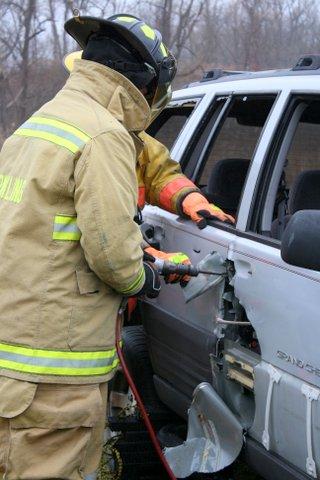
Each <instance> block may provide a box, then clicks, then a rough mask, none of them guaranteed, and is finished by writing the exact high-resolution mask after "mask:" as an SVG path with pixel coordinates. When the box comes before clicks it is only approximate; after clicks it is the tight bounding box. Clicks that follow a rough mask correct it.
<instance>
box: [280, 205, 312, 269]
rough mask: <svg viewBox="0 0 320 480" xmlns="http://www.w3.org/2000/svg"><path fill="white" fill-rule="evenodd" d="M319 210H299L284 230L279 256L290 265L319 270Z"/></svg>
mask: <svg viewBox="0 0 320 480" xmlns="http://www.w3.org/2000/svg"><path fill="white" fill-rule="evenodd" d="M319 245H320V210H300V211H299V212H296V213H295V214H294V215H292V217H291V219H290V221H289V222H288V225H287V227H286V229H285V231H284V234H283V237H282V243H281V257H282V259H283V260H284V261H285V262H287V263H289V264H290V265H295V266H296V267H302V268H310V269H311V270H317V271H320V255H319Z"/></svg>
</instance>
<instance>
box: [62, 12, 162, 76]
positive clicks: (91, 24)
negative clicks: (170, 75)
mask: <svg viewBox="0 0 320 480" xmlns="http://www.w3.org/2000/svg"><path fill="white" fill-rule="evenodd" d="M64 28H65V30H66V32H67V33H68V34H69V35H70V36H71V37H72V38H74V40H75V41H76V42H77V43H78V45H80V47H81V48H85V47H86V45H87V43H88V41H89V38H90V36H91V35H92V34H93V33H98V32H101V33H103V34H104V35H106V36H110V37H111V38H117V37H118V38H119V37H120V38H121V39H122V40H124V41H125V42H127V43H128V46H130V47H131V49H132V48H133V49H134V50H135V51H136V54H137V56H138V57H140V58H143V59H144V61H146V62H147V63H149V64H150V65H151V66H152V67H154V68H155V69H157V64H156V63H155V61H154V59H153V57H152V55H150V53H149V51H148V49H147V48H146V47H145V46H144V44H143V43H142V42H141V41H140V40H139V39H138V38H137V37H136V35H135V34H133V33H131V32H130V30H129V29H127V28H126V27H124V26H122V25H121V24H119V23H116V22H113V21H111V20H104V19H101V18H97V17H74V18H71V19H70V20H68V21H67V22H66V23H65V25H64ZM141 52H143V57H142V55H141Z"/></svg>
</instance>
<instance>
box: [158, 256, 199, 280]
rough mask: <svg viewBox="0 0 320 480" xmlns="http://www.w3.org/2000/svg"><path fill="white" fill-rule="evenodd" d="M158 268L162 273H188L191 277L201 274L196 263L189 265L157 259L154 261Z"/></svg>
mask: <svg viewBox="0 0 320 480" xmlns="http://www.w3.org/2000/svg"><path fill="white" fill-rule="evenodd" d="M154 265H155V267H156V269H157V270H158V273H159V274H160V275H164V276H165V275H171V274H174V275H181V276H185V275H188V276H189V277H197V276H198V275H199V270H198V268H197V267H195V266H194V265H188V264H186V265H185V264H183V263H178V264H176V263H172V262H166V261H164V260H160V259H158V258H157V259H156V260H155V262H154Z"/></svg>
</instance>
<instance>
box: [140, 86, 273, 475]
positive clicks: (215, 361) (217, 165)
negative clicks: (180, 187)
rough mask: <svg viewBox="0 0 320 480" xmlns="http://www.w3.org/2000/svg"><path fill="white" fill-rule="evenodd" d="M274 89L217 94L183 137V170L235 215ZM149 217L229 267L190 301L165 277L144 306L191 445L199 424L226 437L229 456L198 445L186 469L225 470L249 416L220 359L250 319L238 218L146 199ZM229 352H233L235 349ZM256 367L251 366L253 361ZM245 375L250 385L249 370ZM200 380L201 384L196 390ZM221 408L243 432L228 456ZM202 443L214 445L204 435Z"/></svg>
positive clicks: (166, 235)
mask: <svg viewBox="0 0 320 480" xmlns="http://www.w3.org/2000/svg"><path fill="white" fill-rule="evenodd" d="M276 97H277V94H264V93H258V94H256V93H246V94H239V95H236V94H231V93H230V94H228V93H227V94H223V95H217V96H216V97H215V98H214V99H213V100H212V104H211V108H210V115H209V116H208V117H207V118H206V121H203V122H199V124H198V125H195V132H193V134H192V135H191V132H189V136H188V138H185V144H184V152H182V154H181V158H180V160H181V165H182V167H183V170H184V173H185V174H187V176H189V178H191V179H192V180H193V181H195V182H196V184H197V185H198V186H199V187H200V188H201V190H202V191H203V193H204V194H205V195H206V197H207V198H208V200H209V201H211V202H213V203H215V204H216V205H218V206H219V207H221V208H222V209H223V210H225V211H226V212H227V213H230V214H231V215H233V216H235V217H236V218H237V214H238V210H239V206H240V203H241V197H242V192H243V189H244V186H245V183H246V178H247V176H248V172H249V170H250V167H251V163H252V160H253V159H254V156H255V151H256V147H257V145H258V144H259V139H260V137H261V134H262V132H263V129H264V126H265V124H266V122H267V119H268V117H269V114H270V112H271V110H272V107H273V105H274V103H275V100H276ZM191 123H192V122H190V124H191ZM195 133H196V134H195ZM183 153H184V155H183ZM144 220H145V221H146V222H148V223H149V224H152V225H153V226H154V227H155V228H156V229H157V234H158V239H159V241H160V247H161V249H162V250H165V251H183V252H185V253H186V254H187V255H189V257H190V258H191V261H192V263H194V264H198V263H199V262H200V261H201V260H203V258H204V257H206V256H208V255H210V254H212V253H214V254H215V255H216V256H217V257H218V258H219V262H220V266H222V265H223V267H224V270H221V278H220V281H217V282H216V283H214V285H212V286H209V288H208V289H203V290H201V289H200V290H201V296H196V295H194V296H193V298H192V299H191V300H190V298H188V300H190V301H189V302H188V303H186V295H185V294H184V292H183V289H181V288H180V286H171V285H170V286H166V285H163V290H162V294H161V295H160V296H159V297H158V298H157V299H155V300H150V301H148V302H146V303H145V304H144V305H143V309H142V312H143V323H144V327H145V329H146V332H147V335H148V345H149V351H150V355H151V361H152V366H153V369H154V383H155V387H156V390H157V393H158V395H159V397H160V398H161V400H162V401H163V402H164V403H165V404H167V405H168V406H169V407H170V408H171V409H172V410H174V411H176V412H177V413H178V414H179V415H180V416H184V417H185V418H187V414H188V409H189V407H190V404H191V402H192V399H193V403H192V407H191V410H190V413H191V416H190V415H189V433H190V432H191V433H190V435H189V434H188V439H190V442H189V444H188V442H187V446H189V447H190V449H191V451H192V445H198V446H199V442H193V441H192V439H193V438H194V437H195V436H196V437H197V435H199V432H201V431H202V432H206V434H207V435H209V438H208V440H209V441H211V442H213V444H214V445H216V446H217V445H218V444H219V445H220V454H219V451H218V450H216V449H214V452H215V454H217V453H218V454H219V455H218V457H220V458H221V457H223V458H224V459H225V460H224V462H211V463H210V462H209V463H210V466H209V465H208V464H206V463H205V462H203V454H204V451H202V452H197V453H198V454H199V455H198V457H199V462H196V464H192V465H189V467H188V468H189V471H188V472H185V473H186V474H191V473H192V472H193V471H203V472H205V471H215V470H219V469H221V468H224V467H225V466H226V465H228V464H230V463H231V462H232V461H233V460H234V459H235V457H236V456H237V455H238V453H239V451H240V449H241V445H242V435H239V425H245V426H246V425H247V424H248V423H249V422H250V419H248V417H247V415H246V414H244V418H241V415H239V413H238V412H237V411H236V410H237V408H236V407H237V406H236V405H235V404H234V400H233V402H230V403H229V397H233V395H232V392H231V390H232V386H231V387H230V388H229V387H228V385H227V388H225V385H224V380H223V375H224V370H223V362H222V359H221V353H222V351H223V349H224V348H225V346H224V342H225V331H226V329H227V328H228V327H230V323H231V322H235V323H237V322H242V321H243V320H244V323H248V321H247V320H246V319H244V318H242V314H243V311H242V309H241V308H240V307H241V306H239V305H238V303H237V299H236V298H235V295H234V287H233V277H234V265H233V263H232V262H230V261H229V258H228V257H229V252H230V249H232V248H233V245H234V243H235V240H236V236H237V226H238V224H237V222H236V224H235V225H229V224H224V223H222V222H219V221H214V222H212V223H211V225H210V226H208V227H207V228H205V229H204V230H198V229H197V227H196V226H195V225H194V224H192V222H190V221H187V220H185V219H181V218H177V216H176V215H173V214H171V213H168V212H166V211H164V210H162V209H160V208H158V207H151V206H148V207H146V209H145V211H144ZM219 262H218V263H219ZM208 280H209V279H208ZM196 281H197V280H196V279H195V280H192V282H196ZM200 290H199V292H200ZM232 328H234V327H232ZM251 340H253V339H251ZM244 355H245V353H243V356H244ZM229 358H230V359H231V358H233V357H232V355H231V353H230V354H229ZM250 361H251V360H250ZM250 361H249V363H250ZM256 363H258V357H257V358H256V359H255V361H254V362H253V364H254V365H255V364H256ZM250 368H253V366H252V365H251V363H250V365H249V367H248V369H250ZM234 370H235V369H234ZM235 371H236V370H235ZM221 372H222V373H221ZM236 373H237V371H236ZM241 373H242V372H238V373H237V374H238V378H241ZM247 380H248V383H249V384H250V385H251V383H250V382H251V380H250V375H249V376H248V379H247ZM203 382H204V383H203ZM198 385H199V386H200V385H202V387H201V388H200V387H199V388H197V389H196V390H195V388H196V387H197V386H198ZM193 393H194V396H193ZM204 397H205V398H207V400H206V401H204ZM221 401H222V404H223V405H222V404H221ZM237 402H238V405H239V404H241V402H242V404H243V405H248V406H250V405H251V403H252V402H251V400H250V398H247V397H246V398H242V397H241V395H237ZM199 409H200V410H199ZM194 410H197V411H198V410H199V411H198V414H201V415H202V416H201V415H200V417H201V418H203V419H204V425H205V427H204V428H203V425H202V426H201V425H196V424H195V423H194V420H195V418H200V417H199V415H198V416H197V415H196V416H194V415H193V414H192V412H194ZM223 410H224V411H225V412H229V413H228V414H226V415H227V416H226V418H225V421H227V420H228V421H229V422H230V425H232V426H233V427H232V429H233V430H232V431H233V434H234V438H236V439H237V440H236V441H235V443H234V444H233V450H232V454H230V455H224V456H223V455H222V452H224V451H225V450H224V447H223V446H224V445H226V444H227V443H228V442H227V443H226V442H224V438H223V436H221V435H223V433H222V432H223V429H221V430H219V429H218V430H215V432H216V435H213V433H212V435H213V436H212V435H211V437H210V434H208V431H211V432H213V430H212V426H211V427H210V428H209V430H208V428H207V426H208V425H209V423H206V422H207V421H211V420H213V418H211V416H214V412H216V415H218V416H219V418H222V417H221V411H223ZM235 413H236V415H235ZM191 417H192V418H191ZM239 422H240V423H239ZM241 429H242V427H241V428H240V431H241ZM195 432H196V433H195ZM229 433H230V432H229ZM229 444H230V442H229ZM203 445H206V446H208V445H207V444H206V443H204V444H203ZM191 451H189V454H190V455H191ZM206 451H208V450H206ZM194 453H195V452H194ZM177 455H178V452H175V453H174V454H173V458H176V459H177V458H179V457H178V456H177ZM218 457H217V458H218ZM172 466H173V468H174V465H172ZM208 468H209V469H210V470H208Z"/></svg>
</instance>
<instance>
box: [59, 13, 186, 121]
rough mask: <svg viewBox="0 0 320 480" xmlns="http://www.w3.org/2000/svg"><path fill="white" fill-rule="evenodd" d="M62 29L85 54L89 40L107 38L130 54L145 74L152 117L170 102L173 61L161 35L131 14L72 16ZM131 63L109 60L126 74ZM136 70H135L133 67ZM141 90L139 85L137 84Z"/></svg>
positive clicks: (175, 66) (175, 65) (175, 69)
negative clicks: (105, 17)
mask: <svg viewBox="0 0 320 480" xmlns="http://www.w3.org/2000/svg"><path fill="white" fill-rule="evenodd" d="M65 30H66V31H67V33H69V35H71V36H72V37H73V38H74V39H75V40H76V42H77V43H78V44H79V45H80V47H82V48H83V49H84V51H85V49H86V47H87V45H88V42H89V39H90V37H91V38H92V39H98V40H99V37H104V39H105V38H110V41H112V43H113V44H114V43H117V44H119V46H120V47H121V48H123V49H125V50H126V51H128V52H130V53H131V55H132V60H133V62H132V64H133V63H134V64H135V65H136V66H137V65H140V66H141V70H142V71H145V72H146V75H145V78H146V82H147V83H146V85H143V86H144V87H146V94H145V96H146V98H147V100H148V102H149V104H150V107H151V110H152V118H155V117H156V115H157V114H158V113H160V112H161V110H162V109H163V108H164V107H165V106H166V104H167V103H168V102H169V101H170V99H171V82H172V80H173V79H174V76H175V74H176V71H177V64H176V59H175V58H174V56H173V55H172V53H171V52H170V51H169V50H168V49H167V48H166V46H165V45H164V43H163V42H162V37H161V34H160V32H158V31H157V30H154V29H153V28H151V27H150V26H149V25H147V24H146V23H144V22H143V21H142V20H140V19H139V18H137V17H135V16H133V15H130V14H117V15H113V16H111V17H109V18H107V19H106V20H104V19H102V18H95V17H74V18H72V19H70V20H68V21H67V22H66V24H65ZM132 64H130V62H121V61H120V62H119V61H113V60H110V62H109V63H108V64H107V65H108V66H110V67H111V68H114V69H115V70H117V71H119V72H120V73H122V74H123V75H126V70H130V69H132V68H133V65H132ZM135 68H137V67H135ZM137 86H138V88H141V82H140V84H139V85H137Z"/></svg>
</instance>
